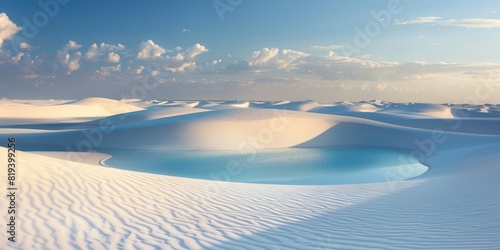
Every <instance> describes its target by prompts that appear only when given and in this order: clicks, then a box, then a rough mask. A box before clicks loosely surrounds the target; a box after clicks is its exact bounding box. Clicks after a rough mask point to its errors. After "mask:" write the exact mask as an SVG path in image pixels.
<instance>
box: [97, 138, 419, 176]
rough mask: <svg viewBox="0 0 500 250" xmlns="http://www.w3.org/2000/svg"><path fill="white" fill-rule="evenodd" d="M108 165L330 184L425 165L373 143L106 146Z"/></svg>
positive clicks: (409, 172) (405, 172) (413, 171)
mask: <svg viewBox="0 0 500 250" xmlns="http://www.w3.org/2000/svg"><path fill="white" fill-rule="evenodd" d="M104 153H107V154H110V155H112V157H111V158H110V159H108V160H106V161H105V164H106V165H107V166H109V167H114V168H120V169H125V170H132V171H140V172H147V173H154V174H163V175H171V176H178V177H187V178H197V179H206V180H218V181H230V182H245V183H267V184H290V185H331V184H353V183H373V182H385V181H399V180H405V179H409V178H413V177H415V176H418V175H421V174H423V173H425V172H426V171H427V169H428V168H427V167H426V166H424V165H422V164H420V163H419V162H418V161H416V160H415V159H410V157H409V155H410V152H409V151H405V150H397V149H388V148H375V147H334V148H286V149H271V150H269V149H266V150H256V151H128V150H107V151H104Z"/></svg>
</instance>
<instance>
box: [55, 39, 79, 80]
mask: <svg viewBox="0 0 500 250" xmlns="http://www.w3.org/2000/svg"><path fill="white" fill-rule="evenodd" d="M81 47H82V46H81V45H79V44H77V43H76V42H75V41H72V40H70V41H69V42H68V43H67V44H65V45H64V46H63V47H62V49H61V50H58V51H57V52H56V57H57V59H59V63H60V64H61V65H62V67H63V68H64V69H65V70H66V75H71V73H72V72H74V71H76V70H78V69H79V68H80V60H81V58H82V53H81V52H80V51H75V52H73V53H71V54H70V53H69V52H70V51H72V50H78V49H80V48H81Z"/></svg>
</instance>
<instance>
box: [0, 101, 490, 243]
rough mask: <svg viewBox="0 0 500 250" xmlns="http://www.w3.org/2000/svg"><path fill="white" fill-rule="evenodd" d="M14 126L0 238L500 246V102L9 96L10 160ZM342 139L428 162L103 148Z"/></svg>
mask: <svg viewBox="0 0 500 250" xmlns="http://www.w3.org/2000/svg"><path fill="white" fill-rule="evenodd" d="M10 137H15V138H16V140H17V144H18V147H19V148H20V150H18V151H17V155H16V157H17V159H18V162H17V164H18V166H17V172H16V173H17V176H16V180H17V183H18V184H17V185H18V190H17V205H18V207H17V211H16V212H17V214H16V216H17V218H18V219H17V220H16V223H17V224H16V225H17V227H16V230H17V232H16V242H11V241H8V239H7V237H6V236H3V237H2V238H1V239H0V243H1V245H2V246H7V247H8V248H7V249H497V248H498V246H499V245H500V213H499V211H500V191H499V190H500V185H499V182H498V180H499V179H500V105H492V104H487V105H466V104H422V103H391V102H384V101H378V100H373V101H365V102H337V103H318V102H315V101H276V102H265V101H255V102H252V101H159V100H153V101H142V100H118V101H117V100H110V99H104V98H88V99H84V100H79V101H54V100H52V101H45V102H44V101H40V100H38V101H29V100H8V99H2V100H0V142H2V144H0V145H1V146H2V147H1V148H0V160H2V162H1V163H0V164H2V169H4V170H3V171H4V172H5V171H6V170H5V169H6V167H4V165H6V163H7V162H6V160H5V159H7V149H6V146H7V138H10ZM340 146H353V147H356V146H370V147H377V148H396V149H404V150H407V151H408V152H409V154H408V157H409V158H410V157H413V158H417V159H418V160H419V162H420V163H421V164H423V165H425V166H427V167H428V168H429V169H428V171H426V172H425V173H423V174H422V175H419V176H416V177H412V178H406V177H407V176H410V174H409V172H412V171H413V169H412V168H411V165H409V166H404V167H402V168H399V169H398V171H393V172H388V173H387V179H386V181H384V182H376V183H359V184H348V185H272V184H252V183H238V182H222V181H218V180H203V179H195V178H182V177H176V176H168V175H160V174H152V173H144V172H140V171H127V170H123V169H119V168H116V167H113V166H107V165H106V159H109V157H113V156H112V155H109V154H104V153H103V152H104V151H106V150H118V151H119V150H154V151H166V150H170V151H172V150H174V151H175V150H182V151H221V152H223V151H238V150H243V149H245V150H248V149H251V150H255V151H265V150H272V149H282V148H324V147H340ZM49 151H50V152H49ZM75 151H83V152H75ZM87 151H89V152H87ZM360 157H361V156H360ZM284 163H285V164H286V159H285V160H284ZM145 164H147V161H145ZM2 176H6V175H5V174H2ZM5 178H6V177H5ZM0 185H2V186H0V188H1V189H2V190H7V187H6V185H7V182H6V181H1V182H0ZM8 202H9V201H8V199H7V198H5V197H4V198H2V199H0V207H1V209H2V210H6V209H7V207H8V206H9V205H8ZM4 213H6V212H4ZM6 215H7V214H5V215H4V216H2V224H3V225H6V224H7V223H8V221H7V216H6ZM4 227H6V226H4ZM3 231H5V230H3Z"/></svg>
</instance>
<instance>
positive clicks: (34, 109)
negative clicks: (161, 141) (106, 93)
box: [0, 98, 141, 119]
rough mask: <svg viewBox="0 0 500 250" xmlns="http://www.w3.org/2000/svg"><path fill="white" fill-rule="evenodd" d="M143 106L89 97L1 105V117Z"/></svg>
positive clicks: (76, 114)
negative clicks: (46, 103) (53, 103)
mask: <svg viewBox="0 0 500 250" xmlns="http://www.w3.org/2000/svg"><path fill="white" fill-rule="evenodd" d="M138 110H141V108H138V107H136V106H132V105H128V104H125V103H121V102H118V101H115V100H110V99H105V98H87V99H83V100H80V101H75V102H68V103H64V104H59V105H50V106H40V105H9V104H7V105H0V118H12V119H15V118H27V119H36V118H38V119H47V118H54V119H58V118H59V119H60V118H85V117H103V116H110V115H116V114H121V113H127V112H132V111H138Z"/></svg>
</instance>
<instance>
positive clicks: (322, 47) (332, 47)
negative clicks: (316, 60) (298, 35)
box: [307, 44, 342, 51]
mask: <svg viewBox="0 0 500 250" xmlns="http://www.w3.org/2000/svg"><path fill="white" fill-rule="evenodd" d="M339 49H342V46H341V45H336V44H332V45H313V46H309V47H307V50H324V51H329V50H339Z"/></svg>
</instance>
